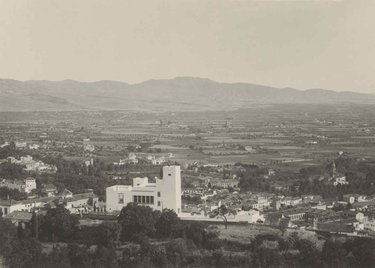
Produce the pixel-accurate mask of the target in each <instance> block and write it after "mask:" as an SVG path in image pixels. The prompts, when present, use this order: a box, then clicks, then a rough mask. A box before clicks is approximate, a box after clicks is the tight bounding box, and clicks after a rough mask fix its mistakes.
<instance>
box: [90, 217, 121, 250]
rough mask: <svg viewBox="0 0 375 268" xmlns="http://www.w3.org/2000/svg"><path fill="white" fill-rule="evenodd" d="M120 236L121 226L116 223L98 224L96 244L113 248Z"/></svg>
mask: <svg viewBox="0 0 375 268" xmlns="http://www.w3.org/2000/svg"><path fill="white" fill-rule="evenodd" d="M120 234H121V225H120V224H119V223H117V222H104V223H102V224H100V225H99V226H98V228H97V232H96V235H97V237H96V239H95V240H96V241H95V242H96V243H97V244H98V245H99V246H103V247H111V248H112V247H115V246H116V245H117V244H118V242H119V240H120Z"/></svg>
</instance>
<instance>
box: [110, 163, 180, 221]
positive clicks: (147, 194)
mask: <svg viewBox="0 0 375 268" xmlns="http://www.w3.org/2000/svg"><path fill="white" fill-rule="evenodd" d="M131 202H133V203H136V204H138V205H144V206H149V207H151V208H152V209H155V210H163V209H165V208H167V209H172V210H174V211H175V212H176V213H177V214H179V213H181V170H180V166H164V167H163V173H162V178H161V179H159V178H156V182H155V183H150V182H149V181H148V178H147V177H145V178H134V179H133V185H114V186H111V187H108V188H107V189H106V209H107V212H115V211H121V209H122V208H123V207H125V206H126V205H127V204H128V203H131Z"/></svg>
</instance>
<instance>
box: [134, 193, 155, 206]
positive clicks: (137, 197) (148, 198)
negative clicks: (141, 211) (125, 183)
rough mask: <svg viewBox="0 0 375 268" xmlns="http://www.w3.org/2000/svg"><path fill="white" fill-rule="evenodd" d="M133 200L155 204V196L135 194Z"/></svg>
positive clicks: (138, 202) (139, 202)
mask: <svg viewBox="0 0 375 268" xmlns="http://www.w3.org/2000/svg"><path fill="white" fill-rule="evenodd" d="M133 202H134V203H137V204H152V205H153V204H154V197H153V196H144V195H134V196H133Z"/></svg>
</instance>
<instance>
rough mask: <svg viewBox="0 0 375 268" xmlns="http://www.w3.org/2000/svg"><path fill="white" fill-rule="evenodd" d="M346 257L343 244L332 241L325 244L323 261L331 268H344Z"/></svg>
mask: <svg viewBox="0 0 375 268" xmlns="http://www.w3.org/2000/svg"><path fill="white" fill-rule="evenodd" d="M345 255H346V250H345V249H344V247H343V245H342V243H340V242H338V241H333V240H331V239H329V240H327V241H326V242H325V243H324V245H323V249H322V260H323V261H324V262H325V263H327V264H328V266H329V267H338V268H339V267H343V260H344V258H345Z"/></svg>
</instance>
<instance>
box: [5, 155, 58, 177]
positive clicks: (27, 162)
mask: <svg viewBox="0 0 375 268" xmlns="http://www.w3.org/2000/svg"><path fill="white" fill-rule="evenodd" d="M6 161H8V162H9V163H10V164H15V165H19V166H23V168H24V170H26V171H33V172H38V173H56V171H57V167H56V166H54V165H49V164H45V163H43V162H42V161H40V160H38V161H36V160H34V159H33V158H32V156H30V155H27V156H21V157H20V159H17V158H15V157H13V156H10V157H8V158H7V159H6Z"/></svg>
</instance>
